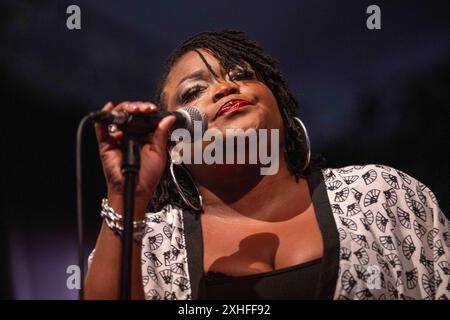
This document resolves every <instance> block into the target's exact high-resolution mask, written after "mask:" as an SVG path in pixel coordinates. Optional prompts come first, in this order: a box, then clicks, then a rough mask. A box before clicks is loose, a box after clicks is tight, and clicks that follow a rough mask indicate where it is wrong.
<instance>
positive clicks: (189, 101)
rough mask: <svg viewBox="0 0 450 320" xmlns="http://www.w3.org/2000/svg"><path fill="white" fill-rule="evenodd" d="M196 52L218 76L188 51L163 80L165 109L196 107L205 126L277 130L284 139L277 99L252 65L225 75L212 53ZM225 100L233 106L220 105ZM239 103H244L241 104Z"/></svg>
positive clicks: (193, 53)
mask: <svg viewBox="0 0 450 320" xmlns="http://www.w3.org/2000/svg"><path fill="white" fill-rule="evenodd" d="M198 51H199V52H201V53H202V55H203V57H204V58H205V60H206V62H207V63H208V64H209V65H210V66H211V69H212V71H214V73H215V74H216V76H217V77H215V76H214V74H212V73H211V72H210V70H209V69H208V67H207V65H206V64H205V63H204V61H203V60H202V59H201V57H200V55H199V54H198V53H197V52H196V51H189V52H187V53H186V54H185V55H183V56H182V57H181V58H180V59H179V60H178V61H177V63H176V64H175V65H174V66H173V67H172V69H171V71H170V72H169V75H168V77H167V80H166V84H165V87H164V90H163V99H164V102H165V104H166V105H167V108H168V110H169V111H175V110H177V109H179V108H182V107H186V106H192V107H197V108H198V109H199V110H201V111H202V112H204V113H205V115H206V117H207V119H208V124H209V125H208V128H217V129H219V130H220V131H222V133H223V134H225V129H243V130H247V129H280V132H279V137H280V139H283V137H284V128H283V120H282V118H281V115H280V112H279V108H278V104H277V101H276V99H275V97H274V95H273V94H272V91H271V90H270V89H269V88H268V87H267V86H266V85H265V84H264V83H263V82H261V81H260V80H258V79H257V78H256V75H255V73H254V70H253V69H252V68H251V66H249V67H248V69H246V70H243V69H241V68H239V67H236V68H235V69H232V70H231V71H230V72H229V74H226V73H225V71H224V70H223V69H222V68H221V66H220V64H219V62H218V61H217V60H216V59H215V58H214V56H213V55H211V54H210V53H209V52H208V51H206V50H202V49H199V50H198ZM235 99H236V101H233V100H235ZM237 99H239V100H243V101H239V100H237ZM226 103H228V106H234V107H233V108H231V109H228V108H223V107H224V105H225V104H226ZM242 103H243V104H244V105H245V106H243V107H240V106H241V105H242ZM219 110H220V111H219ZM231 110H233V111H232V112H230V111H231ZM224 111H227V112H224ZM280 142H281V143H282V141H280Z"/></svg>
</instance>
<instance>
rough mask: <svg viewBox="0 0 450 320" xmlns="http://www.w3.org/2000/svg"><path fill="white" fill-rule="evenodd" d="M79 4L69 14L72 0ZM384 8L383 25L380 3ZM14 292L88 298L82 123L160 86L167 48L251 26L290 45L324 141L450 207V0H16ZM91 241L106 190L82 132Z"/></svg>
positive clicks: (293, 70)
mask: <svg viewBox="0 0 450 320" xmlns="http://www.w3.org/2000/svg"><path fill="white" fill-rule="evenodd" d="M71 4H76V5H78V6H79V7H80V9H81V30H68V29H67V27H66V19H67V17H68V14H66V8H67V7H68V6H69V5H71ZM371 4H377V5H379V6H380V8H381V27H382V29H381V30H368V29H367V28H366V19H367V17H368V14H366V8H367V7H368V6H369V5H371ZM0 12H1V14H2V19H0V23H1V31H0V34H1V41H0V71H1V72H0V74H1V76H0V77H1V89H0V90H1V100H2V115H3V116H2V117H1V119H2V125H1V130H2V134H1V139H2V150H3V151H2V152H1V154H2V160H3V161H2V163H3V166H4V167H3V168H4V169H3V170H2V176H3V178H2V181H3V185H4V187H3V188H2V189H3V192H2V196H3V199H2V217H1V222H0V252H1V260H2V263H1V264H0V268H1V269H0V286H1V287H0V290H1V291H0V298H3V299H5V298H8V299H76V296H77V292H76V291H75V290H69V289H67V287H66V279H67V276H68V275H67V274H66V269H67V267H68V266H69V265H74V264H77V242H76V208H75V199H76V198H75V196H76V195H75V133H76V127H77V125H78V121H79V120H80V119H81V118H82V117H83V115H85V114H86V113H88V112H90V111H94V110H97V109H99V108H101V107H102V106H103V105H104V104H105V103H106V102H107V101H113V102H114V103H118V102H120V101H123V100H151V99H152V97H153V92H154V89H155V85H156V83H157V80H158V79H159V76H160V75H161V73H162V71H163V62H164V59H165V57H166V56H167V55H168V54H169V52H170V51H171V50H172V49H173V48H175V46H177V45H178V44H179V43H180V42H181V41H183V40H184V39H186V38H187V37H189V36H191V35H193V34H195V33H197V32H201V31H206V30H218V29H224V28H227V29H228V28H232V29H240V30H242V31H245V32H246V33H248V34H249V35H250V36H251V37H252V38H254V39H255V40H257V41H258V42H259V43H260V44H261V45H262V46H263V47H264V48H265V49H266V50H267V51H268V52H269V53H270V54H272V55H273V56H275V57H276V58H277V59H278V60H279V61H280V68H281V70H282V71H283V72H284V73H285V75H286V77H287V79H288V81H289V84H290V88H291V89H292V91H293V92H295V94H296V96H297V98H298V99H299V101H300V106H301V110H300V112H301V116H302V119H303V120H304V123H305V125H306V126H307V128H308V130H309V134H310V138H311V141H312V147H313V151H315V152H319V153H321V154H323V155H324V156H325V157H326V159H327V162H328V166H330V167H339V166H345V165H350V164H365V163H382V164H386V165H390V166H393V167H395V168H398V169H401V170H402V171H404V172H406V173H408V174H410V175H412V176H413V177H416V178H418V179H419V180H420V181H422V182H423V183H424V184H426V185H427V186H428V187H429V188H430V189H431V190H433V191H434V193H435V194H436V196H437V198H438V201H439V203H440V206H441V208H442V210H443V211H444V213H445V214H446V215H447V216H449V212H450V200H449V197H448V194H447V192H448V190H449V188H448V178H449V174H450V170H449V161H448V158H447V157H448V156H447V149H448V147H449V143H448V142H447V138H448V130H447V126H448V120H449V110H450V86H449V84H450V58H449V57H450V40H449V39H450V38H449V35H450V33H449V31H450V28H449V27H450V2H449V1H411V0H410V1H331V0H330V1H318V0H308V1H295V2H294V1H282V0H278V1H274V0H270V1H269V0H260V1H231V0H230V1H211V0H204V1H195V0H191V1H114V2H113V1H87V0H84V1H18V0H15V1H12V0H11V1H2V2H1V4H0ZM84 146H85V148H84V150H85V154H84V158H83V161H84V162H83V163H84V166H85V167H84V170H85V171H84V177H85V187H84V195H85V224H86V248H85V250H86V253H88V252H90V250H92V248H93V246H94V244H95V238H96V236H97V232H98V229H99V226H100V222H101V221H100V217H99V214H98V213H99V205H100V199H101V197H102V196H104V195H105V186H104V178H103V175H102V170H101V166H100V162H99V159H98V156H97V150H96V143H95V137H94V132H93V128H91V127H90V128H89V129H88V130H87V131H86V134H85V137H84Z"/></svg>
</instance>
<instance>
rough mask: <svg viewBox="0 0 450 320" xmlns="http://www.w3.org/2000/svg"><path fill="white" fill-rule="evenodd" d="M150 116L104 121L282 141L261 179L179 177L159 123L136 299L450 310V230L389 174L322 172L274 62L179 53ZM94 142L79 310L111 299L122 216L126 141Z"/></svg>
mask: <svg viewBox="0 0 450 320" xmlns="http://www.w3.org/2000/svg"><path fill="white" fill-rule="evenodd" d="M155 102H156V104H152V103H147V102H122V103H120V104H118V105H113V104H112V103H107V104H106V105H105V106H104V108H103V110H116V111H120V110H126V111H128V112H129V113H151V112H154V111H156V110H159V109H163V110H168V111H176V110H178V109H180V108H183V107H186V106H192V107H196V108H197V109H198V110H200V111H201V112H203V113H204V115H205V116H206V118H207V119H208V123H209V126H208V130H209V129H216V130H218V132H221V133H222V134H223V135H224V136H225V135H226V134H227V133H226V129H242V130H244V131H245V130H256V131H257V132H259V131H260V130H262V129H267V130H269V131H270V132H275V131H277V132H279V143H278V146H275V145H273V144H271V145H270V146H269V149H270V150H271V151H273V150H275V148H279V156H278V159H277V170H276V172H275V173H274V174H266V175H263V174H261V167H263V166H264V164H262V163H261V162H260V161H257V162H256V163H248V162H245V163H231V164H230V163H212V164H206V163H205V162H201V163H183V164H179V163H176V162H175V161H173V159H171V156H173V154H172V152H169V149H173V148H174V146H175V145H176V144H175V143H169V141H170V132H171V126H172V124H173V122H174V119H175V118H174V117H173V116H168V117H166V118H164V119H163V120H162V121H161V122H160V123H159V126H158V128H157V129H156V131H155V132H154V133H153V134H152V136H151V137H149V138H148V142H147V143H146V144H144V145H143V147H142V150H141V168H140V172H139V176H138V182H137V186H136V197H135V212H134V220H135V222H136V223H135V235H136V237H135V240H136V241H135V242H134V244H133V246H134V247H133V250H134V252H133V286H132V288H133V291H132V297H133V298H134V299H359V300H360V299H448V298H450V265H449V262H450V230H449V225H450V224H449V221H448V220H447V219H446V218H445V216H444V215H443V213H442V212H441V210H440V209H439V206H438V203H437V200H436V198H435V196H434V195H433V193H432V192H431V190H430V189H428V188H427V187H426V186H425V185H423V184H422V183H420V182H419V181H417V180H416V179H414V178H413V177H411V176H409V175H407V174H405V173H403V172H401V171H399V170H396V169H394V168H391V167H388V166H383V165H376V164H375V165H372V164H370V165H351V166H346V167H343V168H326V167H324V165H323V161H322V160H321V159H322V158H321V157H320V156H316V155H312V156H311V151H310V145H309V140H308V136H307V132H306V129H305V127H304V126H303V123H302V122H301V120H300V118H299V115H298V105H297V102H296V100H295V98H294V97H293V95H292V94H291V92H290V91H289V89H288V87H287V83H286V81H285V79H284V78H283V76H282V75H281V73H280V71H279V70H278V69H277V65H276V63H275V61H274V60H273V59H272V58H271V57H269V56H268V55H267V54H266V53H264V51H263V50H262V49H261V48H260V47H259V46H258V45H257V44H256V43H255V42H254V41H252V40H250V39H248V38H247V37H246V36H245V35H244V34H243V33H241V32H237V31H222V32H206V33H201V34H198V35H196V36H194V37H192V38H190V39H188V40H187V41H186V42H184V43H183V44H182V45H181V46H180V47H178V48H177V49H176V50H175V51H174V52H173V53H172V55H171V56H170V57H169V59H168V63H167V71H166V73H165V74H164V75H163V78H162V81H161V85H160V87H159V90H158V92H157V94H156V98H155ZM274 130H275V131H274ZM96 132H97V138H98V144H99V151H100V156H101V160H102V164H103V168H104V173H105V176H106V181H107V187H108V194H107V199H104V200H103V202H102V209H101V215H102V217H103V218H104V223H103V226H102V228H101V231H100V235H99V237H98V241H97V244H96V247H95V251H94V252H93V254H92V255H91V257H90V268H89V272H88V275H87V277H86V281H85V298H86V299H116V298H118V296H119V274H120V254H121V238H120V230H119V229H120V228H119V227H117V224H114V223H112V221H119V224H120V221H121V220H120V219H121V215H122V209H123V208H122V206H123V205H122V203H123V198H122V189H123V177H122V174H121V170H120V167H121V149H120V146H121V144H120V143H121V139H122V137H123V132H121V131H119V130H117V129H115V128H114V127H109V128H108V126H105V125H99V124H98V125H96ZM258 139H259V140H260V139H261V138H258ZM267 140H268V138H267ZM267 140H266V142H267ZM259 142H260V141H259ZM207 145H208V144H207V143H205V142H204V143H203V148H206V147H207ZM247 147H248V145H247ZM246 150H247V151H248V148H247V149H246ZM222 151H223V152H224V153H228V152H230V149H229V148H224V149H223V150H222ZM247 151H246V152H247Z"/></svg>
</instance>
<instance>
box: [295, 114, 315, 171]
mask: <svg viewBox="0 0 450 320" xmlns="http://www.w3.org/2000/svg"><path fill="white" fill-rule="evenodd" d="M294 120H295V121H296V122H297V123H298V124H299V126H300V128H301V129H302V131H303V135H304V136H305V142H306V149H307V152H306V159H305V165H304V166H303V168H302V171H304V170H305V169H306V168H308V166H309V162H310V160H311V142H310V141H309V136H308V131H306V127H305V125H304V124H303V122H302V121H301V120H300V118H299V117H294Z"/></svg>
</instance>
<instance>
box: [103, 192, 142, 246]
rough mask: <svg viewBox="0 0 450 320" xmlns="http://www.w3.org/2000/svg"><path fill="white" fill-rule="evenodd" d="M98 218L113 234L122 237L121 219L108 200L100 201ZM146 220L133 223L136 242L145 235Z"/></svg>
mask: <svg viewBox="0 0 450 320" xmlns="http://www.w3.org/2000/svg"><path fill="white" fill-rule="evenodd" d="M100 216H101V217H102V218H103V220H104V221H105V223H106V225H107V226H108V227H109V228H110V229H111V230H112V231H114V233H116V234H118V235H119V236H122V234H123V217H122V216H121V215H120V214H118V213H116V212H115V211H114V209H113V208H111V207H110V206H109V204H108V199H107V198H103V199H102V210H101V211H100ZM146 221H147V220H146V219H144V220H142V221H133V237H134V239H135V240H136V241H138V242H141V241H142V238H143V237H144V235H145V230H146Z"/></svg>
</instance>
